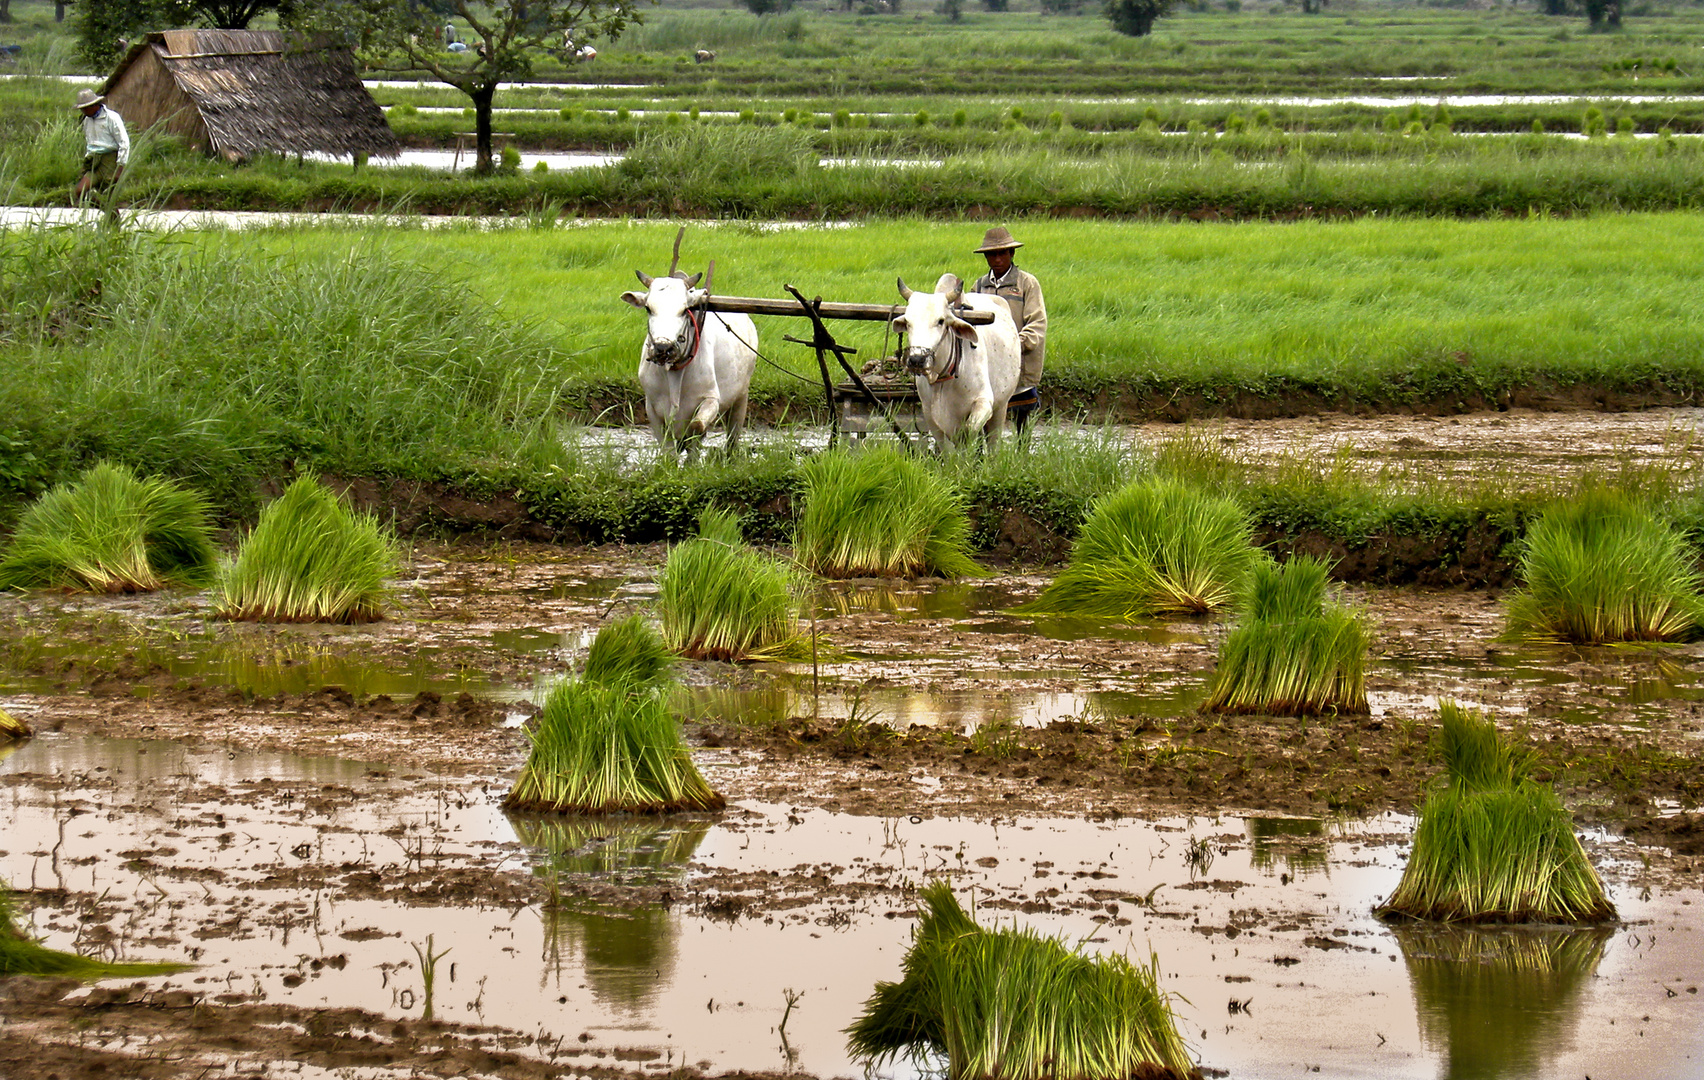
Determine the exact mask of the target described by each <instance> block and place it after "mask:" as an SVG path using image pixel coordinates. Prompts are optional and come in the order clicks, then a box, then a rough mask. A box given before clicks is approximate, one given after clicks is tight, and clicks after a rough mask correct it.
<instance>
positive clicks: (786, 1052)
mask: <svg viewBox="0 0 1704 1080" xmlns="http://www.w3.org/2000/svg"><path fill="white" fill-rule="evenodd" d="M804 996H805V992H804V991H803V990H794V989H793V988H792V987H788V988H787V989H785V990H782V991H781V997H782V998H783V999H784V1000H785V1001H786V1002H787V1007H786V1008H785V1009H783V1010H781V1026H780V1027H779V1028H777V1029H776V1031H777V1032H778V1033H779V1034H780V1036H781V1053H782V1055H783V1056H784V1057H785V1058H786V1059H787V1064H788V1065H789V1066H792V1065H797V1064H798V1063H799V1052H798V1051H797V1050H794V1049H793V1047H792V1046H791V1044H789V1043H788V1042H787V1021H788V1020H789V1019H791V1018H792V1016H793V1006H795V1005H797V1004H798V1003H799V999H800V998H802V997H804Z"/></svg>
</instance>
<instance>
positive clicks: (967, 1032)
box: [847, 881, 1192, 1080]
mask: <svg viewBox="0 0 1704 1080" xmlns="http://www.w3.org/2000/svg"><path fill="white" fill-rule="evenodd" d="M922 900H923V910H922V911H921V912H920V919H919V922H918V925H917V928H916V929H915V930H914V931H913V934H912V945H911V949H910V951H908V952H907V953H906V955H905V962H904V972H905V978H904V980H903V981H901V982H898V983H877V984H876V990H875V993H874V994H873V995H872V996H871V997H870V999H869V1001H867V1002H866V1003H865V1005H864V1013H863V1015H862V1016H860V1017H859V1018H858V1019H857V1020H856V1021H855V1022H854V1023H853V1025H852V1026H851V1027H850V1028H848V1029H847V1034H848V1036H849V1046H848V1049H849V1051H850V1053H851V1055H852V1057H853V1058H854V1059H855V1060H858V1061H860V1062H862V1063H863V1064H865V1065H866V1066H874V1065H879V1064H880V1063H882V1062H884V1061H891V1060H893V1059H895V1058H897V1057H899V1056H901V1055H904V1056H906V1057H908V1058H909V1059H910V1060H911V1061H912V1062H913V1063H915V1064H916V1065H917V1066H918V1067H919V1068H931V1067H934V1065H935V1063H936V1062H937V1061H938V1059H939V1058H940V1057H945V1058H946V1060H947V1076H948V1077H949V1078H951V1080H972V1078H976V1077H1040V1076H1059V1077H1129V1076H1158V1075H1165V1076H1174V1077H1182V1076H1185V1075H1187V1074H1188V1073H1189V1072H1190V1070H1191V1067H1192V1063H1191V1062H1190V1060H1189V1052H1188V1050H1187V1049H1186V1048H1185V1047H1184V1044H1183V1038H1182V1036H1180V1035H1179V1034H1178V1031H1177V1026H1176V1022H1175V1019H1174V1017H1173V1015H1172V1010H1171V1001H1170V997H1169V995H1167V994H1165V993H1163V992H1161V991H1160V989H1159V961H1158V959H1157V958H1154V959H1152V960H1151V961H1150V963H1149V964H1148V965H1147V966H1145V967H1138V966H1136V965H1134V964H1132V963H1131V962H1130V961H1129V959H1127V958H1126V957H1123V956H1117V955H1113V956H1103V957H1089V956H1083V955H1081V954H1079V953H1077V952H1075V951H1073V950H1072V949H1071V948H1069V947H1068V946H1066V945H1065V944H1064V942H1062V941H1061V940H1060V939H1058V938H1048V937H1042V936H1040V935H1039V934H1037V933H1036V932H1035V931H1033V930H1028V929H1019V928H1017V927H1012V928H1011V929H1002V930H985V929H983V928H982V927H980V926H978V925H977V924H976V921H975V920H974V919H972V918H971V917H970V916H969V915H968V914H966V912H965V910H964V908H962V907H960V906H959V903H958V901H957V899H956V898H955V897H954V896H953V893H952V889H951V888H950V887H949V886H948V885H947V884H946V883H945V882H942V881H937V882H935V883H934V884H932V885H930V886H928V887H927V888H925V889H924V890H923V894H922Z"/></svg>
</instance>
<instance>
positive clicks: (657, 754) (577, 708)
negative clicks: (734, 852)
mask: <svg viewBox="0 0 1704 1080" xmlns="http://www.w3.org/2000/svg"><path fill="white" fill-rule="evenodd" d="M671 689H672V687H669V686H649V687H633V686H630V685H619V686H602V685H599V684H597V683H594V682H590V681H588V680H585V679H571V680H566V681H563V682H561V683H558V684H557V685H556V686H555V688H554V689H552V690H551V691H550V695H549V696H548V697H547V698H546V699H545V702H544V708H543V709H542V711H540V713H539V715H538V718H537V719H536V720H535V721H534V722H533V724H532V725H531V726H530V727H528V728H527V739H528V741H529V742H530V743H531V744H532V748H531V752H530V753H529V754H528V755H527V761H526V764H525V765H524V766H523V767H522V769H521V775H520V776H519V777H517V778H516V780H515V786H514V787H513V788H512V789H510V791H509V794H508V795H507V796H506V797H505V798H504V799H503V808H504V809H506V810H512V811H522V812H541V813H558V814H561V813H583V814H608V813H614V812H618V811H625V812H629V813H647V814H657V813H668V812H671V811H676V810H720V809H721V808H722V807H723V806H725V805H727V802H726V800H725V799H723V798H722V796H720V795H718V794H717V793H716V792H714V791H712V790H711V789H710V785H709V784H708V783H706V782H705V780H704V777H703V776H702V775H701V774H700V773H699V771H698V768H697V766H695V765H694V764H693V763H692V755H691V754H690V753H689V752H688V751H687V748H686V743H685V741H684V740H683V739H682V738H681V733H680V725H679V724H678V723H677V722H676V720H675V717H674V713H673V712H671V711H670V709H669V701H668V698H669V693H670V690H671Z"/></svg>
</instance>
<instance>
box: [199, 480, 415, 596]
mask: <svg viewBox="0 0 1704 1080" xmlns="http://www.w3.org/2000/svg"><path fill="white" fill-rule="evenodd" d="M398 561H399V559H398V554H397V546H396V541H395V540H393V539H392V538H391V537H390V535H389V534H388V533H387V532H386V531H385V529H384V528H383V527H382V526H381V525H380V524H379V522H378V519H376V518H374V517H373V516H372V515H371V514H362V513H357V512H356V511H354V510H351V509H350V508H349V507H348V506H347V505H346V504H345V503H344V502H343V500H342V499H340V498H338V497H337V495H335V494H334V493H333V492H331V491H329V490H327V489H326V488H325V487H324V486H322V485H321V484H320V483H319V482H318V481H316V480H315V479H313V478H312V477H308V476H304V477H302V478H300V479H298V480H297V481H296V482H295V483H293V484H291V485H290V486H289V488H287V489H286V490H285V492H284V494H283V495H281V496H280V497H279V498H277V499H276V500H274V501H273V502H271V503H269V504H268V505H267V506H266V508H265V509H264V510H262V511H261V512H260V521H259V523H257V524H256V525H255V527H254V531H253V532H251V533H249V534H248V536H247V537H245V538H244V539H243V542H242V544H241V546H239V548H238V549H237V557H236V560H235V562H233V563H232V564H231V565H230V566H229V567H227V568H226V569H225V571H224V572H223V573H222V574H221V575H220V577H219V600H218V603H217V605H216V612H217V614H219V615H221V616H223V617H225V618H231V619H251V620H254V621H256V622H333V623H354V622H373V621H375V620H378V619H381V618H383V617H384V601H385V579H387V578H388V577H390V576H391V575H392V574H394V573H396V570H397V566H398Z"/></svg>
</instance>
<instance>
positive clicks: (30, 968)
mask: <svg viewBox="0 0 1704 1080" xmlns="http://www.w3.org/2000/svg"><path fill="white" fill-rule="evenodd" d="M189 967H190V965H189V964H181V963H173V962H162V963H155V964H109V963H103V962H102V961H99V960H91V959H89V958H88V957H86V956H78V955H77V954H76V953H68V952H61V951H59V950H58V949H50V948H48V947H47V946H45V945H43V944H42V943H41V942H39V941H36V940H35V939H33V938H31V937H30V936H29V935H27V934H25V933H24V932H23V931H22V930H20V929H19V928H18V925H17V922H16V915H15V913H14V908H13V901H12V890H11V889H10V888H9V887H8V886H7V884H6V883H5V882H4V881H0V979H4V978H8V977H10V976H12V975H35V976H49V975H64V976H69V977H70V978H73V979H82V980H84V981H85V982H92V981H94V980H96V979H114V978H124V977H140V976H148V975H170V974H172V973H173V972H177V971H187V970H188V969H189Z"/></svg>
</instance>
